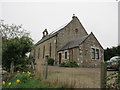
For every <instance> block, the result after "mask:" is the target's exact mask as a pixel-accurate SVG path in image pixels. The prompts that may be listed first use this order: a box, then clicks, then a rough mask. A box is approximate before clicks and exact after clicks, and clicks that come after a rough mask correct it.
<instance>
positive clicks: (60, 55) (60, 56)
mask: <svg viewBox="0 0 120 90" xmlns="http://www.w3.org/2000/svg"><path fill="white" fill-rule="evenodd" d="M61 58H62V54H61V53H59V64H61Z"/></svg>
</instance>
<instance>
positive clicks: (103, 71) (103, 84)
mask: <svg viewBox="0 0 120 90" xmlns="http://www.w3.org/2000/svg"><path fill="white" fill-rule="evenodd" d="M106 77H107V65H106V63H104V62H101V88H106Z"/></svg>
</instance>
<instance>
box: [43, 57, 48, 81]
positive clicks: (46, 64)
mask: <svg viewBox="0 0 120 90" xmlns="http://www.w3.org/2000/svg"><path fill="white" fill-rule="evenodd" d="M47 76H48V55H46V56H45V71H44V77H45V79H47Z"/></svg>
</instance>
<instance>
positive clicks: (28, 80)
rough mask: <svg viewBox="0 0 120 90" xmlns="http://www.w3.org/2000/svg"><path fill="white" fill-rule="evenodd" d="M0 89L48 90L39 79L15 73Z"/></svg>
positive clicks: (47, 86) (26, 74)
mask: <svg viewBox="0 0 120 90" xmlns="http://www.w3.org/2000/svg"><path fill="white" fill-rule="evenodd" d="M2 88H50V86H49V85H48V84H44V83H42V82H41V80H40V79H37V78H32V77H31V76H30V75H28V73H24V74H23V73H17V74H16V75H15V76H14V77H13V78H12V79H11V80H9V81H8V82H5V84H4V85H2Z"/></svg>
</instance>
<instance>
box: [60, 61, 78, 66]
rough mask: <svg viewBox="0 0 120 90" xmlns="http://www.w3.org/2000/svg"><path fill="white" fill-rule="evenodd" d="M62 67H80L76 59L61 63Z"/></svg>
mask: <svg viewBox="0 0 120 90" xmlns="http://www.w3.org/2000/svg"><path fill="white" fill-rule="evenodd" d="M60 67H78V65H77V63H76V62H75V61H69V62H67V63H64V62H63V63H61V64H60Z"/></svg>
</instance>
